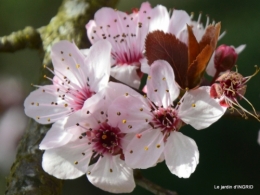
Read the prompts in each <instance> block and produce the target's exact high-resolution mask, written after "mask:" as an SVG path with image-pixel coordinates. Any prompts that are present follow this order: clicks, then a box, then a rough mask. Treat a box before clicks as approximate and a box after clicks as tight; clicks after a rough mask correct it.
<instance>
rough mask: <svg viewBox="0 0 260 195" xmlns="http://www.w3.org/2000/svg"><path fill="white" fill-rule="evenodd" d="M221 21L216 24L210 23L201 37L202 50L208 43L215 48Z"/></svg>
mask: <svg viewBox="0 0 260 195" xmlns="http://www.w3.org/2000/svg"><path fill="white" fill-rule="evenodd" d="M220 28H221V25H220V22H219V23H217V24H216V25H215V26H213V25H209V26H208V27H207V29H206V31H205V33H204V35H203V37H202V38H201V41H200V42H199V45H200V50H202V49H203V48H204V47H206V45H210V46H211V47H212V48H213V50H215V48H216V45H217V42H218V36H219V33H220Z"/></svg>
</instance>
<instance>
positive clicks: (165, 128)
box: [152, 107, 182, 134]
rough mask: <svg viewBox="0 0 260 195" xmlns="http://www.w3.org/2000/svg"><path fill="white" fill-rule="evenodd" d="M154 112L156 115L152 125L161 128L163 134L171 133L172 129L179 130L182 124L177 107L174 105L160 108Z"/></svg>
mask: <svg viewBox="0 0 260 195" xmlns="http://www.w3.org/2000/svg"><path fill="white" fill-rule="evenodd" d="M152 113H153V115H154V119H153V122H152V126H153V127H154V128H160V129H161V130H162V133H163V134H164V133H167V134H170V133H171V132H172V131H178V130H179V129H180V127H181V125H182V122H181V120H180V119H179V118H178V117H177V113H176V111H175V109H173V108H172V107H168V108H158V109H155V110H154V111H153V112H152Z"/></svg>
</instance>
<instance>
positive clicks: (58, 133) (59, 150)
mask: <svg viewBox="0 0 260 195" xmlns="http://www.w3.org/2000/svg"><path fill="white" fill-rule="evenodd" d="M126 93H129V94H137V92H135V91H134V90H132V89H131V88H129V87H126V86H124V85H122V84H118V83H112V82H110V83H109V84H108V86H107V87H106V88H105V89H103V90H102V91H101V92H100V93H98V94H97V95H96V96H93V98H91V99H89V105H88V107H86V105H84V107H83V108H82V110H81V111H79V112H76V113H74V114H72V115H70V116H69V117H68V119H65V120H62V121H58V122H56V123H54V124H53V126H52V128H51V129H50V130H49V132H48V133H47V135H46V136H45V138H44V139H43V141H42V143H41V144H40V149H42V150H45V152H44V155H43V161H42V166H43V169H44V170H45V171H46V172H47V173H49V174H51V175H53V176H55V177H57V178H60V179H74V178H77V177H80V176H81V175H83V174H87V177H88V179H89V181H90V182H91V183H92V184H94V185H95V186H97V187H99V188H101V189H103V190H105V191H109V192H112V193H122V192H131V191H132V190H133V189H134V187H135V182H134V179H133V170H132V169H131V168H130V167H129V166H127V165H126V164H125V161H124V160H123V150H124V145H126V144H125V142H126V140H125V133H123V132H122V131H121V129H120V128H119V127H118V125H117V124H115V123H113V121H112V120H111V118H110V116H109V115H108V114H107V113H108V111H107V110H108V109H109V108H108V107H109V105H110V104H111V102H112V101H113V100H114V99H115V98H116V97H117V96H121V95H123V94H126ZM64 129H65V130H64Z"/></svg>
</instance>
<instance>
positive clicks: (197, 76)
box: [188, 45, 213, 89]
mask: <svg viewBox="0 0 260 195" xmlns="http://www.w3.org/2000/svg"><path fill="white" fill-rule="evenodd" d="M212 52H213V50H212V47H210V46H209V45H206V47H204V49H203V50H202V51H201V52H200V54H199V55H198V56H197V58H196V60H194V61H193V62H192V64H191V65H190V66H189V69H188V87H189V88H190V89H192V88H195V87H197V86H198V85H199V84H200V80H201V77H202V75H203V73H204V71H205V68H206V65H207V64H208V62H209V60H210V57H211V55H212Z"/></svg>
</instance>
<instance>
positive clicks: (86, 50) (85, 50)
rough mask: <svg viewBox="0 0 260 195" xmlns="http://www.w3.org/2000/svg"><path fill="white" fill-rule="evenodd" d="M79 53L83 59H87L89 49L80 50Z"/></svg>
mask: <svg viewBox="0 0 260 195" xmlns="http://www.w3.org/2000/svg"><path fill="white" fill-rule="evenodd" d="M80 51H81V53H82V54H83V55H84V56H85V57H87V56H88V54H89V49H80Z"/></svg>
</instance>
